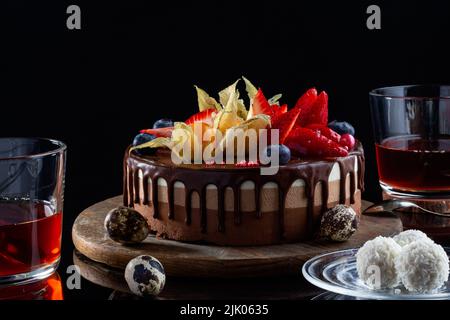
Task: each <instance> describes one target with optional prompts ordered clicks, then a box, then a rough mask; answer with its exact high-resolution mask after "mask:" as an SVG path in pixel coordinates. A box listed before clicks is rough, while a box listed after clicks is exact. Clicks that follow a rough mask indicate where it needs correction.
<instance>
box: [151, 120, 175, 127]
mask: <svg viewBox="0 0 450 320" xmlns="http://www.w3.org/2000/svg"><path fill="white" fill-rule="evenodd" d="M167 127H173V121H172V120H170V119H159V120H158V121H156V122H155V123H154V124H153V129H159V128H167Z"/></svg>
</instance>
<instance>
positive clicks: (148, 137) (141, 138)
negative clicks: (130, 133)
mask: <svg viewBox="0 0 450 320" xmlns="http://www.w3.org/2000/svg"><path fill="white" fill-rule="evenodd" d="M155 138H156V137H155V136H154V135H152V134H148V133H139V134H138V135H137V136H136V137H134V140H133V147H135V146H138V145H141V144H144V143H146V142H149V141H152V140H153V139H155ZM155 150H156V149H154V148H143V149H136V150H135V152H136V153H137V154H140V155H148V156H149V155H152V154H154V153H155Z"/></svg>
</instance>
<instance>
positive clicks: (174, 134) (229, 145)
mask: <svg viewBox="0 0 450 320" xmlns="http://www.w3.org/2000/svg"><path fill="white" fill-rule="evenodd" d="M243 80H244V83H245V90H246V92H247V95H248V105H249V107H248V108H247V107H246V106H245V101H244V99H242V98H241V96H240V92H239V90H238V88H237V85H238V83H239V80H237V81H236V82H235V83H233V84H232V85H230V86H229V87H227V88H225V89H224V90H222V91H220V92H219V95H218V99H217V100H216V98H214V97H211V96H210V95H209V94H208V93H207V92H206V91H204V90H203V89H200V88H199V87H197V86H195V89H196V92H197V102H198V109H199V111H198V113H196V114H194V115H192V116H190V117H188V118H187V120H185V121H180V122H174V121H172V120H170V119H161V120H158V121H156V122H155V123H154V125H153V126H152V128H151V129H144V130H141V131H140V134H138V135H137V136H136V137H135V139H134V141H133V145H132V147H131V149H130V152H131V151H135V152H137V153H138V154H140V155H151V154H154V151H155V150H156V149H157V148H169V149H171V150H172V153H175V155H176V156H178V157H179V158H183V159H187V156H194V158H195V155H199V154H200V155H201V156H202V157H201V159H202V161H201V162H200V163H206V164H210V163H217V162H218V161H217V160H216V158H215V156H216V155H217V154H218V153H219V152H227V153H228V152H231V151H234V154H237V153H238V152H239V150H240V149H244V150H243V151H244V154H245V155H246V156H248V155H249V154H250V153H251V150H252V149H251V148H252V147H254V146H255V145H259V144H262V143H265V144H266V145H265V146H263V147H265V148H264V149H261V152H260V153H258V157H260V155H261V154H264V155H266V156H269V157H270V156H271V155H272V154H273V151H274V150H275V151H276V153H277V154H278V155H279V160H280V161H279V164H280V165H285V164H287V163H288V162H289V161H290V159H291V154H292V155H293V156H296V157H300V158H335V157H345V156H347V155H348V154H349V152H350V151H352V150H353V148H354V146H355V138H354V134H355V130H354V128H353V126H352V125H350V124H349V123H347V122H338V121H332V122H330V123H328V95H327V93H326V92H325V91H322V92H320V93H318V92H317V90H316V89H315V88H311V89H309V90H307V91H306V92H305V93H304V94H303V95H302V96H301V97H300V98H299V99H298V101H297V103H296V104H295V106H294V107H293V108H291V109H289V108H288V106H287V105H286V104H280V99H281V98H282V95H281V94H277V95H275V96H273V97H272V98H270V99H267V98H266V96H265V95H264V93H263V90H262V89H261V88H257V87H255V86H254V85H253V84H252V83H251V82H250V81H249V80H248V79H246V78H243ZM237 132H240V133H242V134H243V136H244V143H243V144H240V143H239V142H236V140H234V139H236V133H237ZM274 133H276V134H274ZM252 135H253V138H254V139H256V140H251V138H252ZM255 141H256V143H253V142H255ZM267 144H269V145H267ZM270 144H273V145H270ZM150 149H153V150H150ZM263 150H264V152H262V151H263ZM192 162H194V163H198V162H197V161H192ZM244 162H245V163H246V164H247V165H248V163H251V164H252V166H254V165H259V163H260V158H257V159H249V158H245V159H237V158H236V162H235V165H236V166H242V164H243V163H244Z"/></svg>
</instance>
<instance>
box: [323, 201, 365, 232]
mask: <svg viewBox="0 0 450 320" xmlns="http://www.w3.org/2000/svg"><path fill="white" fill-rule="evenodd" d="M357 228H358V217H357V215H356V212H355V211H354V210H353V209H352V208H351V207H347V206H345V205H342V204H338V205H337V206H335V207H334V208H332V209H331V210H328V211H326V212H325V213H324V214H323V216H322V220H321V222H320V236H321V237H323V238H326V239H328V240H332V241H347V240H348V239H350V237H351V236H352V235H353V234H354V233H355V232H356V230H357Z"/></svg>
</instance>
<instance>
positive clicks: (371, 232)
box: [72, 196, 402, 278]
mask: <svg viewBox="0 0 450 320" xmlns="http://www.w3.org/2000/svg"><path fill="white" fill-rule="evenodd" d="M121 204H122V196H118V197H114V198H110V199H108V200H105V201H102V202H99V203H97V204H95V205H93V206H91V207H89V208H87V209H86V210H84V211H83V212H82V213H81V214H80V215H79V216H78V217H77V219H76V220H75V223H74V225H73V228H72V239H73V243H74V245H75V247H76V248H77V250H78V251H79V252H81V253H82V254H83V255H85V256H86V257H88V258H90V259H92V260H94V261H97V262H101V263H104V264H106V265H109V266H111V267H114V268H120V269H123V268H125V266H126V265H127V263H128V262H129V261H130V260H131V259H133V258H134V257H136V256H138V255H142V254H148V255H152V256H154V257H155V258H157V259H159V260H160V261H161V263H162V264H163V265H164V269H165V271H166V273H167V275H169V276H176V277H209V278H211V277H217V278H235V277H261V276H280V275H295V274H299V272H300V268H301V266H302V265H303V263H304V262H306V261H307V260H308V259H310V258H312V257H314V256H316V255H319V254H323V253H326V252H331V251H336V250H343V249H349V248H356V247H360V246H361V245H362V244H363V243H364V242H366V241H367V240H370V239H372V238H374V237H376V236H378V235H385V236H390V235H393V234H396V233H398V232H400V231H401V230H402V224H401V222H400V220H399V219H397V218H393V217H369V216H362V218H361V223H360V226H359V228H358V231H357V232H356V233H355V234H354V235H353V236H352V237H351V238H350V240H348V241H346V242H343V243H333V242H329V241H324V240H323V241H322V240H321V241H309V242H302V243H293V244H282V245H273V246H259V247H256V246H255V247H223V246H214V245H205V244H191V243H184V242H178V241H172V240H162V239H156V238H155V237H154V236H150V237H148V238H147V239H146V240H145V241H144V242H143V243H140V244H138V245H134V246H124V245H121V244H119V243H116V242H114V241H112V240H111V239H109V237H108V236H107V234H106V232H105V230H104V227H103V222H104V219H105V216H106V214H107V213H108V211H110V210H111V209H113V208H114V207H117V206H119V205H121ZM369 204H370V203H368V202H364V204H363V207H364V206H365V207H367V206H368V205H369Z"/></svg>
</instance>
